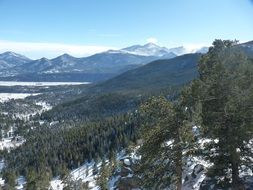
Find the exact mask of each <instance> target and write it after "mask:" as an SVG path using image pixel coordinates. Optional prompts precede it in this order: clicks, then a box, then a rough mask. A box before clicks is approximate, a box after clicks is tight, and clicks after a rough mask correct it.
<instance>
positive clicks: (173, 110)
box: [139, 97, 191, 190]
mask: <svg viewBox="0 0 253 190" xmlns="http://www.w3.org/2000/svg"><path fill="white" fill-rule="evenodd" d="M184 110H185V107H184V106H182V105H181V103H180V102H178V103H174V104H173V103H171V102H169V101H168V100H167V99H166V98H164V97H158V98H155V97H153V98H151V99H150V100H149V101H147V102H146V103H144V104H142V105H141V107H140V114H141V117H142V120H143V124H142V132H141V133H142V138H143V141H144V143H143V145H142V146H141V148H140V151H139V153H140V155H141V156H142V157H141V160H140V167H139V172H140V173H141V174H142V175H143V178H142V179H143V185H144V187H146V188H148V189H150V188H151V189H153V188H154V189H163V188H168V187H170V188H172V189H178V190H181V186H182V168H183V165H184V163H183V150H186V151H189V150H190V149H189V146H188V145H189V144H190V141H188V140H189V139H190V138H189V137H190V136H191V135H190V134H191V127H190V125H189V126H188V125H187V122H186V115H185V113H184ZM187 141H188V142H187ZM187 144H188V145H187Z"/></svg>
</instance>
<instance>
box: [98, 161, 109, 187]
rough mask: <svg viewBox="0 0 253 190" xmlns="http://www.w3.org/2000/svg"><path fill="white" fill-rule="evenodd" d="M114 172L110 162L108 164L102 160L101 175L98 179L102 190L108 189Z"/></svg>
mask: <svg viewBox="0 0 253 190" xmlns="http://www.w3.org/2000/svg"><path fill="white" fill-rule="evenodd" d="M111 174H112V170H111V167H110V164H106V163H105V161H104V160H103V161H102V165H101V169H100V172H99V175H98V177H97V179H96V183H97V185H98V186H99V188H100V189H101V190H108V181H109V178H110V176H111Z"/></svg>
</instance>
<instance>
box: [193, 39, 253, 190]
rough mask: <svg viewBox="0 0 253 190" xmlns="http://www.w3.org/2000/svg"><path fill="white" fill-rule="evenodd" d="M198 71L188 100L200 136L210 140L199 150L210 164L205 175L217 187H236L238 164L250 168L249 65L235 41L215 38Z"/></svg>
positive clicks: (252, 97) (252, 98)
mask: <svg viewBox="0 0 253 190" xmlns="http://www.w3.org/2000/svg"><path fill="white" fill-rule="evenodd" d="M199 74H200V79H199V80H196V81H195V82H193V84H192V85H191V90H192V93H191V96H192V99H191V100H192V102H195V107H196V108H197V109H196V110H197V112H199V113H198V115H199V116H200V120H199V121H200V122H199V124H200V125H201V126H202V135H203V137H204V138H209V139H212V141H211V142H209V143H206V147H205V148H206V151H204V152H203V153H202V154H204V153H208V154H206V155H205V156H206V157H205V158H206V159H207V160H209V161H211V162H212V163H214V166H213V167H212V168H211V169H210V170H209V173H208V174H209V176H212V177H214V176H217V177H218V180H217V181H216V183H217V184H218V185H219V186H220V187H221V188H225V187H228V186H232V187H233V188H234V189H240V188H241V187H240V186H241V182H240V179H239V167H241V166H242V165H245V166H248V167H251V163H250V162H249V160H250V158H252V152H251V150H250V148H249V147H248V145H249V143H250V140H251V139H252V138H253V128H252V115H253V110H252V106H253V85H252V81H253V65H252V63H251V62H250V61H249V59H248V58H247V57H246V56H245V55H244V54H243V53H242V52H241V51H240V50H239V49H238V48H237V46H236V42H233V41H222V40H216V41H214V43H213V47H211V48H210V49H209V52H208V53H207V54H206V55H204V56H203V57H202V58H201V61H200V63H199ZM193 104H194V103H193ZM196 110H195V111H196ZM215 140H216V141H215ZM216 179H217V178H216ZM231 179H232V180H231ZM231 181H232V184H231Z"/></svg>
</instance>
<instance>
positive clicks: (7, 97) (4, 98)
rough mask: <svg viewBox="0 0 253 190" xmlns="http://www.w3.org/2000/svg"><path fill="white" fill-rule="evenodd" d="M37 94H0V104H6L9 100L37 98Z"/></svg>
mask: <svg viewBox="0 0 253 190" xmlns="http://www.w3.org/2000/svg"><path fill="white" fill-rule="evenodd" d="M37 95H39V94H38V93H37V94H29V93H0V102H1V103H3V102H8V101H10V100H12V99H13V100H16V99H25V98H26V97H28V96H37Z"/></svg>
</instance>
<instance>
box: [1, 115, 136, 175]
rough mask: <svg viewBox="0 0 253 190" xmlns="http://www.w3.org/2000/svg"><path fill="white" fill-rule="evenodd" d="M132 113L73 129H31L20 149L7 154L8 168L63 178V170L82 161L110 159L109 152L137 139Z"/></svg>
mask: <svg viewBox="0 0 253 190" xmlns="http://www.w3.org/2000/svg"><path fill="white" fill-rule="evenodd" d="M137 122H138V121H137V119H136V116H135V115H134V114H125V115H122V116H118V117H116V116H115V117H114V118H108V119H106V120H101V121H100V122H94V123H87V124H82V125H79V126H75V127H67V126H66V127H64V126H62V127H55V128H50V127H40V128H37V129H34V130H31V131H30V132H29V133H28V135H27V141H26V143H25V144H24V145H22V146H21V147H19V148H17V149H15V150H13V151H11V152H10V154H7V155H6V158H5V159H6V160H7V164H8V168H7V169H10V168H13V169H15V170H16V171H18V172H19V173H20V174H23V175H25V176H27V175H28V173H30V171H29V170H28V171H27V169H28V168H32V169H33V170H34V172H35V173H41V172H44V171H45V169H46V171H49V172H52V175H53V176H58V175H65V173H66V172H65V171H64V170H66V168H68V169H74V168H77V167H79V166H80V165H81V164H83V163H84V162H85V161H91V160H92V159H95V160H98V159H99V158H103V157H104V156H107V157H108V156H109V152H112V151H118V150H121V149H122V148H124V147H126V146H127V145H128V143H129V141H135V140H136V138H137V137H136V135H137V134H136V127H137V126H138V123H137Z"/></svg>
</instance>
